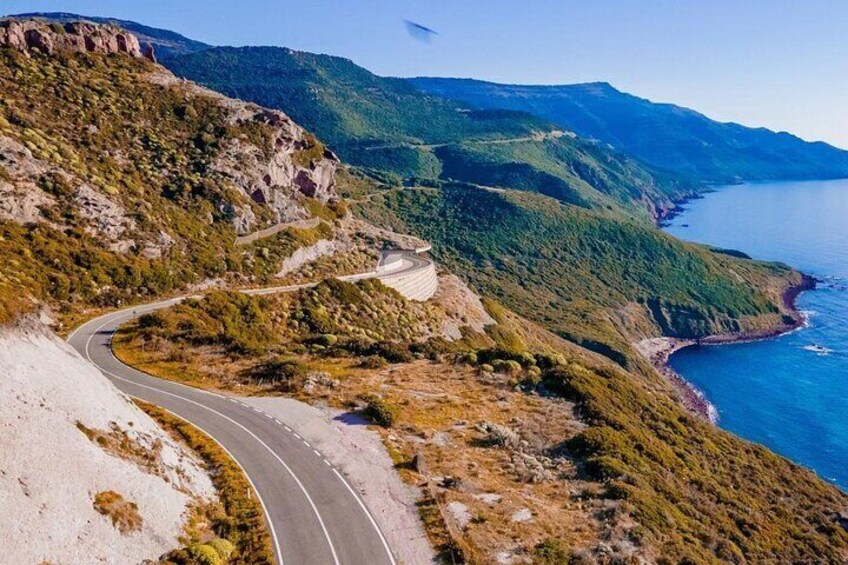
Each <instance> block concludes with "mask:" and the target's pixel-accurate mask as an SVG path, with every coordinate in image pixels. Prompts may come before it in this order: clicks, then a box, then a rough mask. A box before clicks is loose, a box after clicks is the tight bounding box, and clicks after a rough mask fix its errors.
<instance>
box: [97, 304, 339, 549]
mask: <svg viewBox="0 0 848 565" xmlns="http://www.w3.org/2000/svg"><path fill="white" fill-rule="evenodd" d="M110 321H111V320H107V321H106V322H104V323H103V324H102V325H101V326H99V327H98V328H97V329H96V330H95V331H94V333H92V334H91V336H89V338H88V340H87V341H86V344H85V356H86V357H87V358H88V361H89V362H90V363H91V364H93V365H94V366H95V367H98V368H99V369H100V370H101V371H102V372H104V373H106V374H109V375H112V376H113V377H115V378H116V379H119V380H121V381H124V382H127V383H130V384H133V385H136V386H140V387H142V388H146V389H150V390H153V391H156V392H158V393H160V394H165V395H167V396H173V397H174V398H178V399H180V400H183V401H185V402H189V403H191V404H195V405H197V406H199V407H201V408H203V409H205V410H208V411H209V412H212V413H213V414H216V415H217V416H220V417H221V418H223V419H225V420H227V421H228V422H230V423H232V424H234V425H236V426H237V427H239V428H241V429H242V430H244V431H245V432H246V433H247V434H248V435H250V436H251V437H252V438H253V439H255V440H256V441H257V442H258V443H259V444H260V445H262V447H264V448H265V449H266V450H268V452H269V453H270V454H271V455H272V456H274V458H275V459H276V460H277V461H279V463H280V465H282V466H283V468H284V469H285V470H286V471H287V472H288V474H289V475H291V478H293V479H294V481H295V483H297V486H298V487H299V488H300V490H301V492H303V495H304V496H305V497H306V500H307V501H308V502H309V505H310V506H311V507H312V511H313V512H314V513H315V517H316V518H318V523H319V524H320V525H321V530H322V531H323V532H324V537H325V538H326V539H327V544H328V545H329V546H330V552H331V553H332V554H333V562H334V563H335V565H339V558H338V555H336V548H335V547H333V542H332V540H331V539H330V534H329V532H327V527H326V526H325V525H324V520H323V519H322V518H321V514H320V513H319V512H318V508H317V507H316V506H315V503H314V502H313V500H312V497H311V496H309V493H308V492H307V491H306V487H304V486H303V483H301V482H300V479H299V478H297V475H295V474H294V471H292V470H291V468H290V467H289V466H288V465H287V464H286V462H285V461H283V459H282V458H281V457H280V456H279V455H277V453H276V452H275V451H274V450H273V449H271V448H270V447H269V446H268V444H266V443H265V442H264V441H262V440H261V439H260V438H259V437H258V436H257V435H256V434H254V433H253V432H251V431H250V430H248V429H247V428H246V427H244V426H243V425H241V424H240V423H238V422H236V421H235V420H233V419H232V418H230V417H229V416H226V415H225V414H221V413H220V412H218V411H217V410H214V409H213V408H210V407H208V406H206V405H204V404H201V403H199V402H196V401H194V400H191V399H190V398H185V397H182V396H180V395H178V394H174V393H172V392H168V391H165V390H161V389H158V388H155V387H152V386H148V385H144V384H141V383H137V382H134V381H131V380H130V379H126V378H124V377H121V376H120V375H116V374H115V373H112V372H111V371H107V370H105V369H103V368H102V367H100V366H98V365H97V363H95V362H94V360H93V359H92V358H91V353H90V352H89V346H90V345H91V339H92V338H93V337H94V335H96V334H97V332H99V331H100V330H101V329H102V328H103V326H105V325H106V324H108V323H109V322H110ZM109 352H110V353H111V354H112V357H113V358H114V359H115V360H116V361H118V362H119V363H120V362H121V361H120V359H118V358H117V357H115V355H114V353H112V350H111V349H109ZM201 429H202V428H201ZM257 496H258V492H257ZM263 507H264V506H263ZM268 522H269V524H271V519H270V517H269V518H268ZM273 529H274V527H273V525H271V530H272V533H273ZM273 536H274V543H275V544H276V547H277V550H278V551H279V547H280V544H279V540H278V539H277V536H276V533H273ZM278 555H279V556H280V560H281V561H282V555H283V554H282V553H279V554H278Z"/></svg>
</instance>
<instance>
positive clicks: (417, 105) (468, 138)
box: [165, 47, 696, 216]
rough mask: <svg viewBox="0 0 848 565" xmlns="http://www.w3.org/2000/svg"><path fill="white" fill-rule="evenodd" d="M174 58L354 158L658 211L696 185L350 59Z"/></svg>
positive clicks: (240, 53)
mask: <svg viewBox="0 0 848 565" xmlns="http://www.w3.org/2000/svg"><path fill="white" fill-rule="evenodd" d="M165 64H166V65H167V66H168V67H169V68H170V69H171V70H173V71H174V72H175V73H176V74H178V75H180V76H185V77H187V78H190V79H191V80H195V81H197V82H199V83H201V84H204V85H206V86H209V87H210V88H213V89H215V90H219V91H221V92H224V93H226V94H228V95H231V96H236V97H239V98H242V99H245V100H251V101H254V102H257V103H259V104H262V105H266V106H270V107H274V108H286V111H287V112H288V113H289V114H291V116H292V117H293V118H294V119H295V120H297V121H298V122H299V123H302V124H304V126H305V127H307V128H309V129H311V130H313V131H315V132H316V133H317V134H318V135H319V137H321V138H322V139H323V140H325V141H326V142H327V143H328V144H329V145H330V147H331V148H332V149H333V150H334V151H336V152H337V154H338V155H339V156H340V157H341V158H342V159H343V160H344V161H346V162H348V163H351V164H354V165H358V166H361V167H365V168H369V169H377V170H381V171H389V172H391V173H395V174H397V175H399V176H400V177H402V178H413V179H441V180H460V181H467V182H473V183H478V184H484V185H489V186H496V187H518V188H522V189H525V190H532V191H537V192H542V193H545V194H550V195H553V196H558V197H561V198H562V199H563V201H565V202H569V203H572V204H578V205H583V206H591V207H606V206H608V205H610V204H611V203H613V202H614V203H618V204H623V205H624V206H626V207H628V208H629V209H630V210H631V211H633V212H639V213H642V214H643V215H644V214H645V210H648V211H649V212H650V213H651V214H652V215H654V216H658V215H660V214H661V213H662V211H663V210H666V209H668V208H670V207H671V206H672V201H673V200H676V199H679V198H681V197H683V196H686V195H689V194H691V192H692V189H693V188H696V187H694V186H693V185H691V184H687V183H684V182H681V181H680V180H679V179H675V178H672V177H671V176H670V175H657V174H655V173H653V172H651V171H649V170H646V169H645V168H644V167H643V166H641V165H639V164H638V163H637V162H635V161H634V160H632V159H630V158H628V157H626V156H624V155H620V154H617V153H614V152H611V151H608V150H606V149H603V148H601V147H598V146H596V145H594V144H590V143H586V142H584V141H582V140H580V139H575V138H574V137H573V136H569V135H563V134H562V132H559V131H557V128H556V126H554V125H552V124H551V123H549V122H547V121H545V120H542V119H539V118H535V117H533V116H531V115H530V114H527V113H524V112H513V111H506V110H473V109H470V108H468V107H467V106H465V105H462V104H458V103H455V102H452V101H449V100H445V99H443V98H440V97H436V96H428V95H425V94H423V93H422V92H420V91H419V90H417V89H416V88H414V87H412V86H411V85H410V84H408V83H407V82H406V81H404V80H400V79H392V78H384V77H378V76H376V75H374V74H372V73H370V72H368V71H367V70H365V69H363V68H362V67H359V66H357V65H355V64H354V63H352V62H351V61H349V60H347V59H342V58H340V57H331V56H327V55H314V54H311V53H303V52H298V51H292V50H290V49H282V48H274V47H243V48H230V47H222V48H216V49H210V50H206V51H202V52H199V53H193V54H189V55H185V56H181V57H174V58H172V59H169V60H167V61H166V62H165Z"/></svg>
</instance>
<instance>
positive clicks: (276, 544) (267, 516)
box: [101, 369, 285, 565]
mask: <svg viewBox="0 0 848 565" xmlns="http://www.w3.org/2000/svg"><path fill="white" fill-rule="evenodd" d="M102 370H103V369H101V371H102ZM130 396H132V395H130ZM134 398H137V397H134ZM139 400H142V401H144V399H143V398H139ZM159 409H160V410H164V411H165V412H167V413H168V414H171V415H172V416H174V417H176V418H179V419H180V420H182V421H183V422H188V424H189V425H191V426H194V427H195V428H197V429H198V430H200V431H201V432H203V433H204V434H206V437H208V438H209V439H211V440H212V441H214V442H215V443H216V444H217V445H218V447H220V448H221V449H223V450H224V453H226V454H227V455H229V456H230V459H232V460H233V461H235V464H236V465H238V468H239V469H241V472H242V473H243V474H244V476H245V478H246V479H247V482H248V483H250V488H252V489H253V492H255V493H256V498H258V499H259V504H260V505H261V506H262V511H263V512H264V513H265V520H266V521H267V522H268V527H269V528H270V529H271V537H272V538H274V547H275V548H276V550H277V558H278V559H279V560H280V565H285V563H284V562H283V553H282V551H280V540H279V539H277V532H275V531H274V523H273V522H272V521H271V515H270V514H268V507H267V506H266V505H265V502H264V501H263V500H262V496H261V495H260V494H259V489H257V488H256V485H255V484H253V479H251V478H250V475H248V474H247V471H245V470H244V467H242V466H241V463H239V461H238V459H236V457H235V455H233V454H232V453H230V450H229V449H227V448H226V447H224V444H222V443H221V442H220V441H218V440H217V439H215V438H214V437H213V436H212V434H210V433H209V432H207V431H206V430H204V429H203V428H201V427H200V426H198V425H197V424H193V423H192V422H189V421H188V420H186V419H185V418H183V417H182V416H180V415H178V414H175V413H173V412H171V411H170V410H168V409H167V408H162V407H161V406H159Z"/></svg>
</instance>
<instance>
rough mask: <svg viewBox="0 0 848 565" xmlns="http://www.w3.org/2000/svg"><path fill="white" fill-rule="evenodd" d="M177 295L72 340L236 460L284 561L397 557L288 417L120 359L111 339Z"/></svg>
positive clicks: (99, 323) (116, 379) (353, 564)
mask: <svg viewBox="0 0 848 565" xmlns="http://www.w3.org/2000/svg"><path fill="white" fill-rule="evenodd" d="M178 301H179V299H174V300H168V301H165V302H160V303H156V304H150V305H147V306H140V307H136V308H134V309H130V310H123V311H119V312H114V313H112V314H107V315H105V316H101V317H99V318H96V319H94V320H92V321H90V322H88V323H87V324H85V325H83V326H81V327H80V328H79V329H77V331H75V332H74V333H73V334H72V335H71V337H70V338H69V339H68V342H69V343H70V344H71V345H72V346H73V347H74V348H75V349H76V350H77V351H79V352H80V354H81V355H82V356H83V357H84V358H86V359H87V360H89V361H91V362H92V363H93V364H94V365H96V366H97V367H98V368H99V369H100V370H101V371H102V372H103V373H104V374H105V375H106V376H107V377H108V378H109V379H110V380H112V382H113V383H114V384H115V385H116V386H117V387H118V388H119V389H121V390H122V391H124V392H125V393H127V394H129V395H130V396H133V397H135V398H140V399H141V400H144V401H146V402H150V403H153V404H156V405H157V406H161V407H162V408H165V409H166V410H168V411H170V412H173V413H174V414H176V415H177V416H179V417H181V418H183V419H185V420H187V421H189V422H191V423H192V424H194V425H195V426H197V427H198V428H200V429H202V430H203V431H205V432H206V433H208V434H209V435H210V436H212V437H213V438H214V439H215V440H216V441H217V442H218V443H219V444H221V446H223V447H224V448H225V449H226V450H227V451H228V452H229V453H230V454H231V455H232V457H233V458H234V459H235V460H236V461H238V463H239V465H241V467H242V468H243V469H244V471H245V473H246V475H247V476H248V478H249V480H250V482H251V483H252V484H253V487H254V489H255V491H256V493H257V494H258V496H259V498H260V501H261V502H262V506H263V507H264V509H265V513H266V518H267V521H268V523H269V525H270V528H269V530H270V533H271V537H272V541H273V545H274V552H275V554H276V556H277V559H278V561H279V563H281V564H288V565H299V564H315V565H319V564H320V565H326V564H338V565H360V564H371V563H374V564H394V563H395V560H394V557H393V556H392V553H391V550H390V548H389V546H388V544H387V543H386V540H385V538H384V536H383V534H382V532H381V531H380V530H379V527H378V526H377V524H376V522H375V521H374V519H373V517H372V516H371V514H370V513H369V512H368V510H367V508H366V507H365V504H364V503H363V502H362V499H361V498H360V497H359V495H358V494H357V493H356V491H355V489H354V488H353V487H352V486H351V485H350V484H349V483H348V482H347V480H346V479H345V478H344V476H342V474H341V473H340V472H339V471H338V470H337V469H336V468H335V467H333V466H332V465H331V464H330V463H329V461H328V460H327V459H325V458H324V457H323V455H321V454H320V453H319V452H318V451H317V450H315V449H313V447H312V446H311V445H309V444H308V443H307V442H306V441H305V440H304V439H302V438H301V437H300V436H299V435H298V434H297V433H296V431H295V430H292V429H291V428H289V427H287V426H286V424H285V422H280V421H278V420H275V419H273V418H271V417H270V416H268V415H266V414H264V413H262V412H259V411H257V410H256V409H254V408H251V407H248V406H247V405H246V404H243V403H241V402H239V401H238V399H236V398H232V397H228V396H224V395H220V394H215V393H210V392H207V391H203V390H200V389H196V388H192V387H188V386H185V385H181V384H178V383H175V382H171V381H165V380H162V379H158V378H155V377H152V376H150V375H147V374H145V373H142V372H140V371H136V370H135V369H132V368H131V367H128V366H126V365H124V364H123V363H121V362H120V361H118V359H117V358H115V356H114V355H113V354H112V350H111V348H110V341H111V338H112V335H113V334H114V332H115V331H116V330H117V329H118V328H119V327H120V326H121V325H122V324H124V323H126V322H127V321H128V320H130V319H132V318H133V317H134V316H135V315H140V314H143V313H145V312H150V311H153V310H156V309H159V308H163V307H166V306H170V305H172V304H174V303H176V302H178ZM134 312H135V314H134Z"/></svg>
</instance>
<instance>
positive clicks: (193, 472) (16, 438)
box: [0, 322, 216, 563]
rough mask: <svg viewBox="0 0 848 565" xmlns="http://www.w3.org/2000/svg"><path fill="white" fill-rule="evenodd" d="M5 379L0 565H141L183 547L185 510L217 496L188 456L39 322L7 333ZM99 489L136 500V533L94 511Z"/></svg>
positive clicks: (1, 335)
mask: <svg viewBox="0 0 848 565" xmlns="http://www.w3.org/2000/svg"><path fill="white" fill-rule="evenodd" d="M0 372H2V375H3V378H2V379H0V413H2V414H3V418H2V422H0V446H2V449H0V505H2V507H3V508H4V509H6V510H7V512H9V511H11V509H14V517H13V519H3V520H0V547H2V548H3V556H2V558H0V561H2V562H3V563H43V562H50V563H140V562H147V561H145V560H147V559H153V560H156V558H157V557H158V556H159V555H161V554H162V553H164V552H165V551H169V550H171V549H173V548H175V547H179V545H180V541H179V539H178V538H179V536H181V535H182V534H183V526H184V525H185V524H186V522H187V521H188V520H189V517H190V514H189V507H190V505H192V504H194V503H196V502H203V501H209V500H214V499H215V498H216V493H215V490H214V488H213V486H212V483H211V481H210V479H209V477H208V476H207V475H206V473H205V472H204V470H203V467H202V464H201V462H199V461H198V460H197V459H196V458H195V456H194V455H193V454H192V453H191V452H189V451H187V450H186V449H185V448H184V447H183V446H181V445H180V444H178V443H176V442H174V441H173V440H172V439H171V438H170V437H169V436H168V435H167V434H166V433H165V432H164V431H163V430H162V429H160V428H159V427H158V426H157V425H156V424H155V422H153V421H152V420H151V419H150V418H149V417H147V415H146V414H144V413H143V412H142V411H141V410H139V409H138V408H137V407H136V406H134V405H133V404H132V402H130V400H129V399H128V398H127V397H126V396H125V395H123V394H121V393H120V392H119V391H118V390H117V389H116V388H115V387H114V386H113V385H112V384H111V383H110V382H109V381H108V380H106V378H105V377H104V376H103V375H102V374H101V373H100V371H98V370H97V369H96V368H95V367H93V366H92V365H90V364H89V363H86V362H85V361H84V360H83V359H82V358H81V357H80V356H79V355H78V354H77V353H76V352H75V351H74V350H72V349H71V348H70V347H69V346H68V345H67V344H65V343H64V342H62V341H60V340H59V339H57V338H56V337H53V336H51V335H49V334H48V333H47V331H46V329H44V328H41V327H38V326H37V325H36V324H35V323H34V322H32V323H29V324H25V325H24V326H23V327H18V328H13V329H8V328H4V329H2V330H0ZM92 431H97V432H98V435H101V434H103V435H105V434H111V436H112V437H114V438H115V439H117V440H119V441H120V446H121V448H122V449H110V448H109V443H108V442H101V441H98V440H99V439H100V438H98V437H95V435H93V434H91V432H92ZM90 434H91V435H90ZM114 445H118V444H117V443H116V444H114ZM142 455H143V458H142V457H141V456H142ZM103 491H114V492H117V493H119V494H120V495H121V496H122V497H123V498H125V499H126V500H129V501H132V502H134V503H136V504H137V505H138V512H139V515H140V517H141V519H142V525H141V528H140V530H139V531H137V532H133V533H132V534H130V535H124V534H122V533H121V531H119V530H118V529H117V528H116V527H115V526H114V525H113V524H112V522H111V520H109V518H108V517H107V516H103V515H101V514H99V513H98V512H97V511H96V510H95V508H94V506H93V504H92V503H93V498H94V495H95V493H98V492H103Z"/></svg>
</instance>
